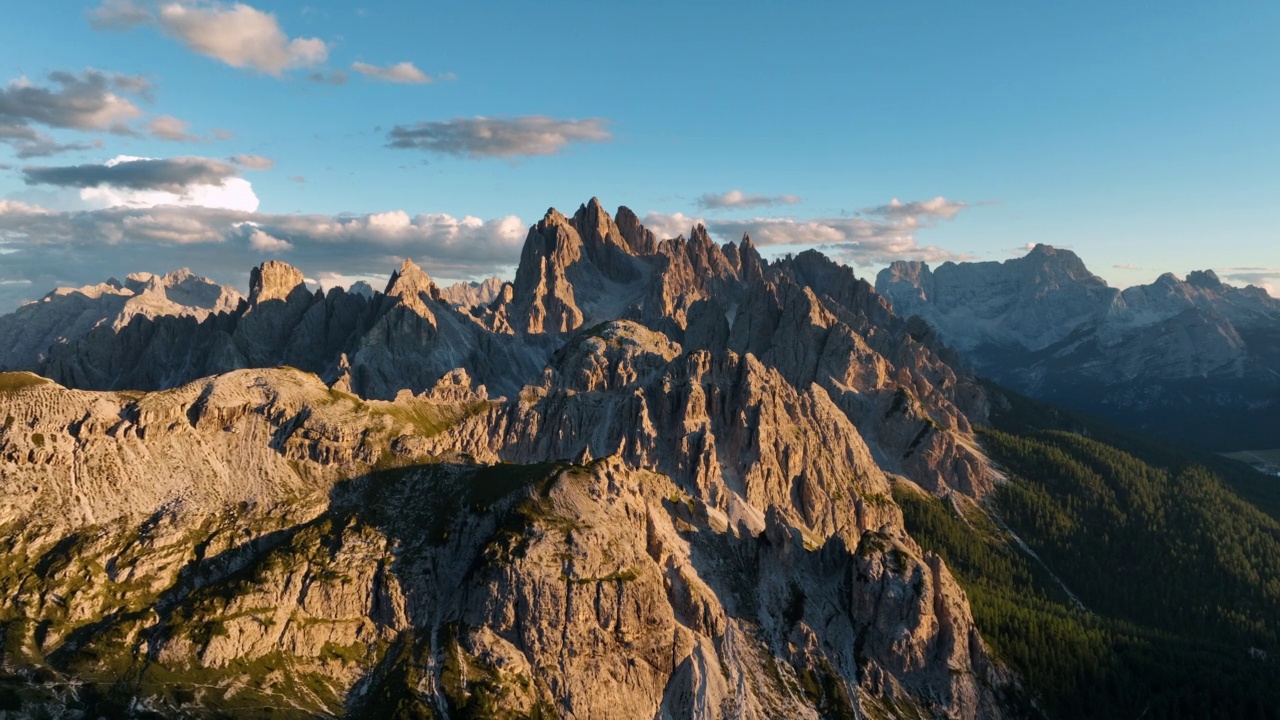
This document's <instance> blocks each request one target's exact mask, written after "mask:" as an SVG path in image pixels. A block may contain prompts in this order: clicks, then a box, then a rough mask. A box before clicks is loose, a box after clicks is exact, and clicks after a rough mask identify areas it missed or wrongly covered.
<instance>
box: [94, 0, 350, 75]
mask: <svg viewBox="0 0 1280 720" xmlns="http://www.w3.org/2000/svg"><path fill="white" fill-rule="evenodd" d="M89 22H90V24H91V25H92V26H93V27H94V28H96V29H99V30H128V29H131V28H135V27H139V26H153V27H155V28H157V29H159V30H160V32H161V33H163V34H164V35H167V36H169V37H171V38H173V39H175V40H178V41H179V42H181V43H182V44H183V45H186V46H187V47H188V48H189V49H191V50H192V51H194V52H196V53H199V54H201V55H204V56H206V57H210V58H213V59H215V60H219V61H221V62H223V63H226V64H227V65H230V66H232V67H236V68H247V69H251V70H256V71H257V72H260V73H264V74H267V75H274V76H280V75H281V74H283V73H284V71H286V70H292V69H295V68H305V67H314V66H316V65H319V64H320V63H323V62H324V61H325V60H326V59H327V58H328V57H329V45H328V43H326V42H324V41H323V40H320V39H319V38H300V37H299V38H295V37H290V36H289V35H288V34H286V33H285V31H284V30H283V29H282V28H281V27H280V23H279V22H278V21H277V20H276V16H275V15H274V14H272V13H269V12H263V11H262V10H258V9H257V8H255V7H252V6H250V5H246V4H244V3H239V2H236V3H223V2H206V1H200V0H197V1H195V2H192V1H190V0H185V1H181V2H161V3H159V4H158V5H156V4H154V3H143V2H133V1H131V0H104V2H103V4H102V5H100V6H99V7H97V8H96V9H94V10H92V11H91V12H90V13H89Z"/></svg>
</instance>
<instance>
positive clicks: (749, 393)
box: [0, 324, 1011, 718]
mask: <svg viewBox="0 0 1280 720" xmlns="http://www.w3.org/2000/svg"><path fill="white" fill-rule="evenodd" d="M595 340H598V341H599V342H594V341H595ZM615 340H617V341H618V342H616V343H615V342H614V341H615ZM668 342H669V341H665V340H664V339H663V338H662V337H661V336H656V335H652V334H647V331H645V330H643V328H641V327H640V326H637V325H627V324H622V325H618V326H616V327H615V328H613V329H606V330H602V331H600V332H598V333H597V334H596V335H594V336H592V338H589V339H587V340H585V341H584V342H583V343H582V347H580V348H579V349H577V350H574V351H568V352H566V353H564V354H563V356H562V357H561V358H560V359H559V361H558V364H557V368H559V369H556V370H553V371H552V372H553V376H559V375H560V374H561V373H564V375H565V378H564V379H565V383H567V384H568V385H573V386H575V387H578V388H580V390H579V391H578V392H576V393H575V394H574V395H573V397H577V398H581V401H582V402H583V403H585V404H588V405H590V404H591V403H592V400H591V397H592V396H595V397H597V398H599V399H603V398H604V397H605V396H610V395H617V396H624V397H625V396H627V394H628V392H629V390H631V391H634V390H640V391H641V393H642V394H643V393H644V392H645V388H652V390H649V392H665V393H666V394H667V397H665V398H662V397H659V396H657V395H655V396H654V403H653V404H654V406H655V411H654V412H653V413H651V414H649V419H648V420H646V421H645V422H644V423H642V424H640V425H637V426H634V427H632V428H631V429H630V430H629V431H628V433H627V440H626V442H628V443H632V444H633V446H634V448H635V449H634V451H632V450H627V449H624V450H623V451H622V452H619V453H612V454H608V455H607V456H602V457H601V458H600V459H597V460H590V461H586V460H585V459H584V463H585V464H568V463H564V462H563V461H556V462H553V461H555V460H556V459H557V458H558V457H559V454H560V453H561V452H562V447H561V446H560V445H558V444H557V443H562V442H568V441H565V440H560V439H557V438H556V437H555V436H556V435H558V434H559V433H558V432H557V431H553V430H550V429H549V428H550V427H551V426H550V425H547V426H546V427H548V430H540V429H532V428H531V429H530V430H529V433H528V434H525V431H520V435H519V437H517V438H515V439H513V440H512V441H511V442H509V443H507V444H505V445H503V446H496V445H495V446H494V447H493V448H492V450H493V451H494V452H495V454H498V453H501V454H507V455H509V456H511V457H513V458H514V456H517V455H519V456H521V457H520V458H519V460H520V462H518V463H514V464H513V463H500V464H488V463H487V462H485V461H484V459H483V458H481V457H479V456H477V455H476V453H477V451H480V452H483V450H482V448H480V447H479V441H478V440H477V436H476V434H475V433H476V428H484V427H488V426H490V425H494V426H495V428H500V430H498V429H495V430H493V431H491V432H490V433H488V434H489V435H490V436H492V435H495V434H497V433H498V432H501V433H510V432H512V431H513V430H514V428H515V427H516V426H518V425H523V426H525V427H528V426H529V424H530V423H533V422H536V421H535V420H532V419H531V415H542V416H544V417H546V418H550V417H551V416H552V414H551V413H550V412H549V408H547V407H544V408H541V409H539V408H537V407H536V406H537V405H548V404H550V403H553V402H556V401H554V400H553V399H552V398H553V393H552V391H551V390H550V388H552V387H555V388H556V390H555V393H558V394H561V395H563V394H564V393H566V392H568V389H569V388H568V386H567V385H565V384H563V383H561V382H560V381H559V380H553V381H552V382H551V383H550V385H549V386H548V388H547V389H545V392H546V393H547V394H545V395H541V400H538V401H533V400H531V399H513V400H510V401H507V402H504V403H494V402H491V401H488V400H487V399H485V398H486V396H485V393H484V390H483V389H482V388H478V387H476V386H475V384H474V382H473V381H472V380H471V379H470V378H469V377H467V376H466V374H465V373H462V372H456V373H453V374H451V375H450V376H449V377H447V378H446V379H444V380H442V381H441V382H440V383H439V384H437V386H436V387H434V388H433V389H431V390H430V391H429V392H427V393H425V394H423V395H422V396H417V397H415V396H412V395H409V394H407V393H406V394H402V396H401V397H400V398H398V399H397V400H395V401H362V400H360V399H359V398H356V397H354V396H350V395H346V394H344V393H341V392H335V391H333V390H331V389H329V388H327V387H325V385H324V384H322V383H321V382H320V381H319V379H318V378H315V377H314V376H310V375H307V374H305V373H302V372H300V371H296V370H289V369H280V370H242V371H238V372H234V373H230V374H227V375H223V376H220V377H218V378H214V379H210V380H205V381H200V382H198V383H194V384H191V385H186V386H182V387H179V388H176V389H174V390H170V391H165V392H159V393H151V394H145V395H141V396H139V395H136V394H117V393H99V392H85V391H75V390H68V389H65V388H62V387H60V386H58V385H56V384H53V383H49V382H47V381H42V380H41V379H39V378H37V377H36V376H33V375H25V376H13V375H7V376H0V379H3V380H4V383H3V387H4V388H5V390H4V392H5V395H4V403H5V407H6V410H7V412H9V413H11V415H12V417H11V418H10V420H9V421H8V422H7V423H6V424H5V426H4V427H3V429H2V430H0V457H3V458H4V462H5V466H4V467H5V468H6V478H7V479H8V480H9V482H7V483H6V484H4V485H3V487H0V512H2V513H3V515H0V522H2V523H3V524H4V526H5V527H9V528H14V531H13V533H11V535H10V540H9V543H10V544H9V548H10V552H9V553H8V555H7V556H6V561H5V565H4V572H3V573H0V590H3V591H4V592H3V593H0V598H2V599H0V623H3V625H4V627H5V638H6V644H5V647H6V650H5V663H6V665H7V666H8V667H23V666H26V667H49V668H53V669H55V670H56V671H57V672H58V673H60V674H62V675H63V676H68V677H74V678H77V679H78V681H77V682H82V683H84V684H79V685H74V684H73V685H66V684H60V681H59V680H56V679H55V680H45V681H37V682H36V683H35V684H34V685H33V689H32V691H31V693H30V696H31V697H32V698H38V697H40V693H47V702H48V703H49V704H50V705H53V706H55V707H56V706H58V703H60V702H61V703H65V702H76V703H79V704H80V705H81V706H83V705H84V703H85V702H98V703H100V704H99V705H97V706H96V707H97V708H98V709H99V711H102V709H103V708H107V707H112V706H111V705H109V704H105V703H117V705H115V707H121V708H127V707H139V706H142V707H147V708H149V709H151V710H152V711H154V712H158V713H160V714H173V713H175V712H179V711H180V712H181V713H184V714H188V715H201V714H202V710H201V709H202V708H205V709H211V708H226V707H238V708H242V709H244V710H245V711H246V712H248V711H251V710H250V709H252V708H261V707H264V706H267V707H273V708H275V709H276V710H275V711H276V712H277V713H280V712H284V713H285V714H290V715H293V714H296V715H300V716H301V715H314V714H328V715H333V714H346V713H350V714H351V715H352V716H355V717H373V716H378V717H382V716H390V715H391V714H393V712H394V711H395V709H396V708H399V709H401V710H402V711H405V712H411V713H415V714H418V715H425V714H428V713H436V712H440V711H448V712H450V713H451V714H457V715H462V716H466V715H468V714H473V713H479V714H482V715H486V716H494V715H501V714H503V713H515V714H519V713H525V712H529V709H530V708H540V711H541V712H542V713H543V714H544V716H547V715H552V716H560V717H568V718H603V717H614V716H616V713H617V710H618V708H628V712H629V713H635V714H638V715H639V716H643V717H655V716H670V717H677V716H678V717H695V718H730V717H733V718H769V717H819V716H824V717H830V716H842V715H843V716H849V715H854V716H856V715H862V714H868V713H877V712H883V711H885V710H886V709H887V708H890V707H892V708H895V710H896V711H899V712H901V711H905V709H906V708H911V709H912V710H911V711H912V712H915V713H918V714H920V715H923V716H938V717H966V718H976V717H984V718H985V717H999V716H1000V715H1001V713H1002V708H1001V705H1000V700H999V696H998V689H999V688H1001V687H1004V686H1006V685H1008V683H1009V682H1010V681H1011V680H1010V678H1009V677H1008V676H1007V675H1006V674H1005V673H1004V671H1002V670H1001V669H999V667H998V666H996V665H995V664H994V663H993V662H992V661H991V660H990V658H989V656H988V653H987V651H986V649H985V648H984V646H983V644H982V641H981V639H980V638H979V636H978V634H977V632H976V630H974V627H973V621H972V617H971V615H970V613H969V610H968V605H967V600H966V599H965V596H964V593H963V591H961V590H960V588H959V587H958V586H957V585H956V584H955V582H954V580H953V579H952V578H951V576H950V574H949V573H948V572H947V570H946V568H945V567H944V566H943V565H942V563H941V561H940V560H938V558H936V557H934V556H932V555H929V554H927V553H924V552H923V551H921V550H920V548H919V547H918V546H917V545H916V544H915V543H914V542H913V541H912V540H911V538H910V537H909V536H908V535H907V534H906V533H905V531H904V530H903V528H902V523H901V516H900V514H899V513H898V512H897V510H896V507H895V506H894V505H893V503H892V500H891V499H890V498H889V495H888V492H887V484H886V481H885V479H884V476H883V475H881V474H880V472H879V470H878V469H877V468H876V466H875V464H874V461H873V460H872V459H871V458H870V456H869V454H868V452H867V451H866V448H865V447H864V446H861V445H860V444H859V443H858V440H857V437H858V433H857V431H856V430H855V429H854V428H852V427H851V426H850V425H849V424H848V421H847V420H845V419H843V416H842V415H841V413H840V411H839V410H838V409H837V408H836V407H835V406H834V405H833V404H832V403H831V402H830V401H829V400H824V399H823V393H822V392H821V390H818V389H816V388H814V389H810V390H808V391H805V392H799V391H795V390H793V389H790V388H789V386H787V385H786V383H785V382H783V381H782V380H780V379H779V378H777V377H772V376H770V371H769V370H768V369H766V368H764V367H763V366H761V365H759V363H758V362H756V361H755V360H753V359H751V358H750V357H748V358H744V359H742V360H740V361H738V362H737V363H736V364H735V363H730V364H729V365H725V366H724V367H722V368H716V367H714V366H713V365H714V361H713V360H712V358H711V357H710V356H709V355H708V354H706V353H702V354H700V355H699V354H695V355H694V356H690V357H689V358H688V359H687V360H684V361H679V359H678V358H679V355H678V352H679V349H678V348H676V347H674V346H671V345H669V344H666V343H668ZM571 356H572V357H571ZM590 358H597V359H598V360H600V364H599V365H593V364H592V363H591V362H590V360H589V359H590ZM646 358H649V359H646ZM664 363H672V364H677V365H678V366H680V367H682V368H683V370H681V371H680V372H681V375H679V376H677V375H675V374H673V373H674V372H675V370H674V368H671V367H668V369H667V370H666V371H665V372H660V371H659V370H658V368H660V367H662V365H663V364H664ZM592 368H595V369H594V370H593V369H592ZM588 388H592V389H588ZM659 388H668V389H666V390H659ZM529 393H530V397H532V396H533V395H538V394H539V391H538V390H537V389H534V388H531V389H530V391H529ZM598 401H599V400H597V401H596V402H598ZM644 402H646V403H647V402H648V401H647V400H646V401H644ZM86 409H87V412H86ZM504 418H505V419H506V420H503V419H504ZM619 425H621V424H619ZM793 427H806V428H810V429H811V430H818V429H823V430H824V432H823V433H822V434H821V435H817V436H815V437H813V438H810V439H803V438H798V437H794V436H792V435H790V434H789V433H790V432H791V428H793ZM580 434H581V433H580ZM585 434H587V435H590V434H591V433H585ZM713 436H714V437H713ZM523 438H528V439H527V440H525V439H523ZM681 438H684V440H681ZM699 438H701V439H699ZM484 442H490V440H488V439H485V440H484ZM663 445H670V446H671V448H672V449H670V450H668V451H667V452H666V453H658V452H656V450H655V449H656V448H659V447H661V446H663ZM710 447H720V448H723V449H724V451H725V454H724V456H723V460H716V456H715V454H714V452H712V453H711V455H710V456H708V454H707V453H708V448H710ZM824 448H826V449H827V451H825V452H824V451H823V449H824ZM645 453H654V454H648V455H646V454H645ZM666 455H669V456H671V457H683V459H678V460H675V461H674V464H673V465H672V466H671V467H672V468H677V467H682V468H685V470H684V471H677V472H673V473H672V474H668V473H666V472H663V471H662V468H660V467H658V466H659V465H661V464H662V462H666V461H660V460H659V459H660V458H661V457H664V456H666ZM709 462H710V463H714V462H721V463H723V467H722V469H720V470H719V471H714V472H710V473H708V472H707V467H706V464H707V463H709ZM698 466H703V467H701V468H699V467H698ZM88 468H93V472H92V473H87V472H86V471H87V469H88ZM789 477H790V478H796V479H797V480H788V478H789ZM795 483H798V484H795ZM833 510H834V511H833ZM845 518H857V519H856V521H852V522H849V521H846V519H845ZM122 678H128V679H127V681H121V679H122ZM85 687H92V688H96V690H95V691H94V694H93V695H92V698H96V700H94V699H87V698H89V696H87V695H85V694H84V691H83V690H78V689H77V688H85ZM90 707H94V706H93V705H91V706H90ZM406 708H407V709H408V710H406ZM414 708H418V709H417V710H414Z"/></svg>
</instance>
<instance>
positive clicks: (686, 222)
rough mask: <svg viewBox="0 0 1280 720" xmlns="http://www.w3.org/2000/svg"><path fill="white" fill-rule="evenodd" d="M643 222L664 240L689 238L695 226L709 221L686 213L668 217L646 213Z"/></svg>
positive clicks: (672, 214)
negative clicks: (681, 237)
mask: <svg viewBox="0 0 1280 720" xmlns="http://www.w3.org/2000/svg"><path fill="white" fill-rule="evenodd" d="M641 222H642V223H643V224H644V226H645V227H646V228H648V229H649V230H650V231H651V232H653V234H654V235H655V236H657V237H658V238H659V239H663V240H666V239H669V238H673V237H676V236H679V235H684V236H685V237H688V236H689V232H690V231H691V230H692V229H693V228H694V227H695V226H698V225H706V224H707V221H706V220H705V219H703V218H700V217H691V216H689V215H685V214H684V213H671V214H670V215H668V214H666V213H660V212H649V213H646V214H645V216H644V219H643V220H641ZM735 239H736V238H735Z"/></svg>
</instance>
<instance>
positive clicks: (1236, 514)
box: [895, 388, 1280, 718]
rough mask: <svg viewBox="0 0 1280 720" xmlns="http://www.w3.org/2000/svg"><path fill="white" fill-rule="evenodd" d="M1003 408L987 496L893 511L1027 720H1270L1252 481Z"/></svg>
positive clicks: (1276, 533) (1267, 492) (1029, 409)
mask: <svg viewBox="0 0 1280 720" xmlns="http://www.w3.org/2000/svg"><path fill="white" fill-rule="evenodd" d="M992 390H993V391H996V392H1001V393H1003V391H998V390H996V389H995V388H992ZM1004 395H1005V397H1006V398H1007V402H1006V403H1004V406H1003V407H1000V408H998V409H997V411H996V412H994V413H993V415H992V421H993V422H992V427H990V428H987V429H985V430H984V431H983V432H982V436H983V441H984V444H985V446H986V448H987V450H988V452H989V453H991V455H992V459H993V460H995V461H996V462H997V463H999V464H1000V466H1001V469H1002V470H1003V471H1004V472H1005V474H1006V477H1007V481H1006V482H1003V483H1001V484H1000V485H999V487H998V488H997V490H996V491H995V492H994V493H993V495H992V496H990V497H989V498H987V499H986V501H984V503H983V504H982V505H976V504H974V503H973V502H972V501H968V500H963V499H960V498H958V497H955V496H951V497H948V498H945V499H943V500H938V499H935V498H932V497H929V496H927V495H925V494H922V493H920V492H919V491H918V490H916V489H915V488H911V487H908V486H906V485H905V484H900V485H898V486H897V488H896V491H895V496H896V497H895V499H897V501H898V502H899V504H900V505H901V506H902V508H903V512H904V515H905V519H906V524H907V528H908V530H909V531H910V532H911V533H912V535H913V536H914V537H915V538H916V539H917V540H918V542H920V544H921V545H922V546H923V547H924V548H925V549H926V550H931V551H934V552H937V553H938V554H940V555H941V556H943V558H944V559H945V560H946V561H947V563H948V564H949V566H950V567H951V568H952V570H953V572H954V573H955V574H956V575H957V577H958V578H959V579H960V581H961V583H962V584H963V585H964V587H965V589H966V591H967V592H968V594H969V598H970V601H971V603H972V606H973V612H974V616H975V620H976V621H977V624H978V627H979V629H980V630H981V632H982V633H983V636H984V638H986V640H987V642H988V643H989V645H990V646H991V649H992V650H993V651H994V653H995V654H996V655H997V656H998V657H1000V658H1001V659H1003V660H1005V661H1006V662H1008V663H1009V664H1010V665H1011V666H1012V667H1013V668H1014V669H1015V670H1016V671H1017V672H1018V673H1019V674H1020V675H1021V676H1022V678H1023V680H1024V682H1025V683H1026V688H1025V690H1026V691H1027V696H1028V697H1027V700H1028V705H1027V707H1026V708H1025V709H1026V711H1027V713H1028V715H1030V716H1038V715H1044V716H1048V717H1055V718H1070V717H1090V718H1139V717H1141V718H1210V717H1213V718H1217V717H1222V718H1270V717H1280V663H1278V662H1277V660H1278V659H1280V658H1278V657H1277V638H1278V631H1280V522H1277V520H1276V518H1275V517H1273V516H1272V515H1269V514H1267V513H1266V512H1263V510H1262V509H1260V508H1266V509H1270V510H1274V508H1275V507H1276V503H1275V500H1276V498H1275V491H1274V489H1272V488H1271V487H1269V486H1268V485H1267V484H1266V483H1265V480H1266V478H1265V477H1263V476H1261V475H1259V474H1257V473H1255V472H1253V471H1252V470H1249V469H1247V468H1244V467H1243V466H1237V465H1236V464H1235V463H1232V462H1230V461H1225V460H1221V459H1218V458H1215V457H1213V456H1200V455H1195V454H1194V453H1187V452H1183V451H1180V450H1175V449H1169V448H1165V447H1162V446H1160V445H1159V444H1157V443H1154V442H1152V441H1150V440H1146V439H1143V438H1138V437H1134V436H1131V435H1127V434H1125V433H1123V432H1121V431H1117V430H1114V429H1111V428H1108V427H1106V426H1104V425H1102V424H1100V423H1097V422H1094V421H1091V420H1089V419H1087V418H1084V417H1081V416H1078V415H1073V414H1069V413H1065V412H1062V411H1057V410H1052V409H1050V408H1048V407H1047V406H1041V405H1040V404H1039V403H1034V402H1033V401H1029V400H1026V399H1025V398H1021V397H1018V396H1016V395H1012V394H1008V393H1004ZM1255 475H1256V476H1257V477H1254V476H1255ZM1260 480H1261V481H1260ZM1244 498H1248V499H1249V500H1250V501H1252V502H1249V501H1246V500H1245V499H1244Z"/></svg>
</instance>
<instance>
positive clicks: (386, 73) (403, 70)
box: [351, 62, 434, 85]
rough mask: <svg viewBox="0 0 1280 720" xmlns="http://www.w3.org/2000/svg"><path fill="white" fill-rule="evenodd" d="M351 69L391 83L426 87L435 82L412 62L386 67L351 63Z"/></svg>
mask: <svg viewBox="0 0 1280 720" xmlns="http://www.w3.org/2000/svg"><path fill="white" fill-rule="evenodd" d="M351 69H352V70H354V71H355V72H358V73H360V74H361V75H364V76H365V77H370V78H374V79H375V80H383V81H385V82H391V83H401V84H407V85H426V84H428V83H430V82H433V81H434V80H433V78H432V77H431V76H430V75H427V74H426V73H424V72H422V71H421V70H419V69H418V68H416V67H414V65H413V63H411V62H399V63H396V64H394V65H387V66H385V67H383V66H380V65H370V64H369V63H363V62H354V63H351Z"/></svg>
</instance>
